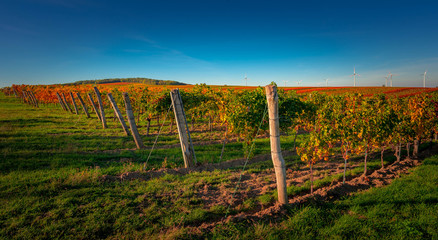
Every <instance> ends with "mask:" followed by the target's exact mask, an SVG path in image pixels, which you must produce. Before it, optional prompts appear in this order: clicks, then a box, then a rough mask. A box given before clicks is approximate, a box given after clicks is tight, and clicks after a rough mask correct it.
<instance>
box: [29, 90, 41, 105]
mask: <svg viewBox="0 0 438 240" xmlns="http://www.w3.org/2000/svg"><path fill="white" fill-rule="evenodd" d="M30 96H31V97H32V99H33V101H34V104H35V107H37V108H39V106H38V99H37V98H36V97H35V94H33V92H32V91H30Z"/></svg>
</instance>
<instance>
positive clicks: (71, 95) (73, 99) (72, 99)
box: [70, 92, 79, 115]
mask: <svg viewBox="0 0 438 240" xmlns="http://www.w3.org/2000/svg"><path fill="white" fill-rule="evenodd" d="M70 97H71V101H72V102H73V106H74V107H75V113H76V115H78V114H79V112H78V106H77V105H76V101H75V98H74V97H73V93H72V92H70Z"/></svg>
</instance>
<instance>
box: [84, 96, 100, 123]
mask: <svg viewBox="0 0 438 240" xmlns="http://www.w3.org/2000/svg"><path fill="white" fill-rule="evenodd" d="M87 96H88V100H90V103H91V106H93V109H94V112H95V113H96V115H97V119H99V121H102V120H101V118H100V114H99V111H97V107H96V104H95V103H94V99H93V96H91V93H88V95H87Z"/></svg>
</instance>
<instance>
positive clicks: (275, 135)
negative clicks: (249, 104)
mask: <svg viewBox="0 0 438 240" xmlns="http://www.w3.org/2000/svg"><path fill="white" fill-rule="evenodd" d="M266 99H267V101H268V111H269V133H270V140H271V157H272V162H273V164H274V170H275V176H276V178H277V191H278V202H279V203H280V204H286V203H287V190H286V167H285V164H284V159H283V155H282V154H281V147H280V123H279V118H278V94H277V87H276V86H275V85H268V86H266Z"/></svg>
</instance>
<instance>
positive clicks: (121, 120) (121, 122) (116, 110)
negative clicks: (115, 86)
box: [108, 93, 129, 136]
mask: <svg viewBox="0 0 438 240" xmlns="http://www.w3.org/2000/svg"><path fill="white" fill-rule="evenodd" d="M108 100H109V101H110V103H111V106H112V107H113V109H114V112H115V114H116V116H117V118H118V119H119V122H120V124H121V125H122V128H123V131H124V132H125V134H126V136H129V131H128V127H127V126H126V123H125V120H124V119H123V116H122V114H121V113H120V110H119V108H118V107H117V103H116V101H114V98H113V95H112V94H111V93H108Z"/></svg>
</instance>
